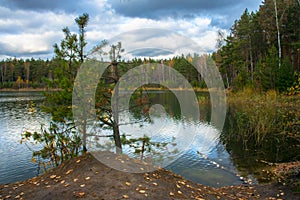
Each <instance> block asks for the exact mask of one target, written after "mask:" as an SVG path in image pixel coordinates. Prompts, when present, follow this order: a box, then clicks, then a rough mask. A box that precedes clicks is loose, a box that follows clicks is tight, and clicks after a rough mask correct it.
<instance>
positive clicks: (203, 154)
mask: <svg viewBox="0 0 300 200" xmlns="http://www.w3.org/2000/svg"><path fill="white" fill-rule="evenodd" d="M198 95H200V99H201V98H202V97H201V95H202V96H203V98H204V99H205V98H207V97H208V94H205V93H203V94H198ZM154 99H156V102H155V103H156V104H162V105H163V106H164V105H168V109H166V110H167V111H168V113H171V114H168V115H166V116H165V118H164V120H165V123H167V127H168V128H167V129H165V130H166V131H172V130H175V129H176V126H178V124H180V123H181V122H180V118H178V113H179V114H180V112H179V111H178V105H177V104H178V102H176V100H174V97H171V96H170V94H169V93H166V92H157V93H155V97H154ZM42 100H43V96H42V94H41V93H39V92H0V146H1V148H0V183H10V182H15V181H20V180H24V179H27V178H30V177H33V176H35V175H37V165H36V164H35V163H32V162H31V156H32V151H30V149H29V148H28V146H26V145H25V144H20V139H21V133H22V132H23V131H25V130H26V129H29V130H31V131H34V130H37V131H38V130H39V129H40V126H41V124H45V125H47V124H48V123H49V120H50V117H49V116H48V115H47V114H45V113H43V112H42V111H40V105H41V103H42ZM32 105H34V109H35V111H34V112H33V113H32V112H31V110H30V108H31V107H32ZM200 111H201V114H202V116H201V118H202V119H203V120H201V122H200V121H199V123H196V124H193V125H189V128H190V129H191V130H193V131H197V134H196V137H195V139H194V142H193V143H192V144H191V145H190V146H188V149H187V150H186V151H185V152H184V153H183V154H182V155H180V156H179V157H178V158H177V159H176V160H175V161H174V162H172V163H170V164H169V165H168V166H167V167H166V168H167V169H169V170H171V171H173V172H175V173H177V174H180V175H182V176H184V177H186V178H188V179H190V180H192V181H195V182H198V183H201V184H206V185H211V186H226V185H235V184H241V183H242V181H241V180H240V177H239V176H237V174H238V171H237V170H236V167H235V166H234V164H233V162H232V158H231V156H230V154H229V153H228V152H227V151H226V149H225V147H224V145H223V144H222V143H221V142H220V141H219V137H215V136H219V135H220V133H218V130H217V129H215V128H214V127H212V126H210V125H209V120H207V119H209V117H210V116H209V115H210V111H209V104H207V105H206V104H204V105H202V107H201V106H200ZM206 120H207V121H206ZM175 121H176V122H175ZM191 126H192V127H191ZM172 127H173V129H172ZM36 148H37V147H36ZM199 152H200V154H199ZM249 177H250V178H251V176H249ZM252 179H253V178H252Z"/></svg>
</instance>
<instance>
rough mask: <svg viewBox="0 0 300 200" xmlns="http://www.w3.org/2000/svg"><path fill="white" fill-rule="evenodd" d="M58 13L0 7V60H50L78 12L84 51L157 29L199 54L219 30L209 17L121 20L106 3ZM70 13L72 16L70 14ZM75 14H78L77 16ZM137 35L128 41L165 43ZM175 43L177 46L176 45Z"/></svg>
mask: <svg viewBox="0 0 300 200" xmlns="http://www.w3.org/2000/svg"><path fill="white" fill-rule="evenodd" d="M57 3H58V2H57ZM57 5H59V3H58V4H57ZM78 5H80V9H79V8H78V9H77V7H78ZM22 6H23V4H22ZM43 6H44V4H40V5H37V6H36V7H39V8H41V7H43ZM53 8H54V7H53ZM56 8H58V6H56ZM76 9H77V10H76ZM59 10H61V11H57V10H53V9H52V10H51V9H49V10H47V9H46V8H45V7H43V10H42V11H41V10H35V9H34V8H32V9H29V8H28V7H26V8H24V9H23V8H22V7H20V6H19V7H16V8H14V9H13V8H8V6H6V7H5V5H0V26H1V29H0V38H1V42H0V48H2V50H1V51H0V58H3V57H5V56H14V55H16V56H20V57H22V56H24V57H28V56H31V55H33V56H37V57H40V58H51V57H52V56H53V48H52V46H53V44H54V43H59V42H60V41H61V39H63V34H62V32H61V29H62V28H63V27H65V26H68V27H69V28H70V30H71V31H74V32H75V31H77V29H78V28H77V27H76V24H75V22H74V19H75V18H76V17H78V16H79V15H80V14H82V12H87V13H89V14H90V21H89V24H88V27H87V41H88V46H87V48H86V50H87V51H88V50H90V49H91V48H92V47H93V46H95V45H96V44H97V43H99V42H101V41H102V40H103V39H110V38H111V37H114V36H116V35H119V34H122V33H124V32H128V31H131V30H136V29H143V28H157V29H165V30H170V31H171V32H176V33H179V34H182V35H184V36H186V37H188V38H191V39H193V40H194V41H195V42H196V43H197V44H198V45H199V46H200V47H201V48H202V49H203V50H205V51H208V52H211V51H213V50H214V48H215V43H216V37H217V35H216V33H217V30H218V29H219V28H218V27H216V26H214V25H212V23H213V21H212V18H211V17H207V16H206V17H205V16H204V17H200V15H195V16H194V17H190V18H180V19H178V18H172V17H171V16H166V17H165V18H160V19H158V18H143V17H137V16H136V17H130V16H127V17H125V16H122V15H121V14H118V13H116V12H115V11H114V10H113V8H112V6H111V5H110V4H109V1H106V0H87V1H79V2H77V3H76V6H75V5H70V6H69V7H68V8H66V9H65V10H66V11H62V10H63V9H61V8H60V9H59ZM73 10H74V12H72V11H73ZM79 11H80V12H81V13H78V12H79ZM179 11H180V10H179ZM191 14H193V13H191ZM222 16H223V15H220V14H219V15H215V17H216V18H219V19H220V20H223V19H222ZM224 19H226V17H225V18H224ZM141 34H143V35H137V34H136V35H131V36H130V37H132V38H130V39H129V40H138V39H139V38H140V39H141V41H140V42H141V43H140V44H139V45H145V46H148V45H150V44H151V43H154V42H156V43H160V44H161V45H162V47H163V46H164V45H165V42H166V41H168V40H167V39H166V38H163V37H158V38H156V39H149V38H145V36H146V35H145V33H141ZM128 37H129V36H128ZM168 42H170V41H168ZM176 42H177V43H179V42H180V41H176ZM136 44H137V43H136Z"/></svg>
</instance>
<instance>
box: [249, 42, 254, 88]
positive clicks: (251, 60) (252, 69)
mask: <svg viewBox="0 0 300 200" xmlns="http://www.w3.org/2000/svg"><path fill="white" fill-rule="evenodd" d="M250 66H251V82H252V84H253V83H254V77H253V73H254V66H253V55H252V44H251V38H250Z"/></svg>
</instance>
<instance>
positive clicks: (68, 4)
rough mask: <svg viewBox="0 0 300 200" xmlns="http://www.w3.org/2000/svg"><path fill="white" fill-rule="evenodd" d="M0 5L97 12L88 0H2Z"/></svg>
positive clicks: (46, 9)
mask: <svg viewBox="0 0 300 200" xmlns="http://www.w3.org/2000/svg"><path fill="white" fill-rule="evenodd" d="M0 6H3V7H7V8H10V9H12V10H15V9H16V10H32V11H38V12H42V11H53V12H66V13H82V12H88V11H90V10H91V12H95V10H93V6H92V5H91V1H87V0H49V1H48V0H0Z"/></svg>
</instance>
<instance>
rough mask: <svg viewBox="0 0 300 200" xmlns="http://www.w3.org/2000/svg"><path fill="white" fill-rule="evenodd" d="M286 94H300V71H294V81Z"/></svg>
mask: <svg viewBox="0 0 300 200" xmlns="http://www.w3.org/2000/svg"><path fill="white" fill-rule="evenodd" d="M287 91H288V95H299V94H300V73H299V72H298V73H297V72H296V73H295V82H294V83H293V85H292V86H291V87H290V88H288V89H287Z"/></svg>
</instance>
